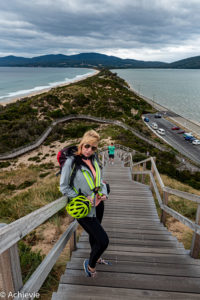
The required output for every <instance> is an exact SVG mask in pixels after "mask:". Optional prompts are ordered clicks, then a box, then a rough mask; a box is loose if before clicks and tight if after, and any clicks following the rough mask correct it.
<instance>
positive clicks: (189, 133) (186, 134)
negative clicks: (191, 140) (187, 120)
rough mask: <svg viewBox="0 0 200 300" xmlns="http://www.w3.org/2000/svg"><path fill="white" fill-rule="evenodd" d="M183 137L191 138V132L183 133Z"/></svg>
mask: <svg viewBox="0 0 200 300" xmlns="http://www.w3.org/2000/svg"><path fill="white" fill-rule="evenodd" d="M183 136H184V137H185V136H193V135H192V132H185V133H184V135H183Z"/></svg>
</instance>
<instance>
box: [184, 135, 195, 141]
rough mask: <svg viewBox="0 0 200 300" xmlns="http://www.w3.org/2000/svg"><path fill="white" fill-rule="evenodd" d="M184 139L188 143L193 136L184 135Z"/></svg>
mask: <svg viewBox="0 0 200 300" xmlns="http://www.w3.org/2000/svg"><path fill="white" fill-rule="evenodd" d="M184 138H185V140H186V141H189V140H190V139H191V138H193V136H190V135H186V136H184Z"/></svg>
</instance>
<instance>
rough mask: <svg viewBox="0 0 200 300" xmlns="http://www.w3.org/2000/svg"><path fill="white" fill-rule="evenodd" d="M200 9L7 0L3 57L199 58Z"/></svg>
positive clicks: (153, 2)
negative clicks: (97, 54) (88, 54)
mask: <svg viewBox="0 0 200 300" xmlns="http://www.w3.org/2000/svg"><path fill="white" fill-rule="evenodd" d="M199 9H200V2H199V1H196V0H191V1H185V0H174V1H170V0H159V1H158V0H140V1H138V0H124V1H121V0H115V1H114V0H99V1H93V0H42V1H41V0H40V1H39V0H29V1H27V0H9V1H6V0H2V1H1V3H0V16H1V18H0V42H1V45H2V46H1V55H7V54H14V55H25V56H29V57H30V56H35V55H42V54H48V53H63V54H74V53H80V52H91V51H93V52H100V53H106V54H110V55H117V56H120V57H123V58H135V59H142V60H162V61H173V60H177V59H181V58H185V57H187V56H188V55H191V56H195V55H198V54H199V53H198V47H199V34H200V28H199V14H198V12H199ZM2 42H3V44H2ZM20 45H21V47H20Z"/></svg>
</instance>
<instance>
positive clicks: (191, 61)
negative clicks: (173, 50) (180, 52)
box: [168, 56, 200, 69]
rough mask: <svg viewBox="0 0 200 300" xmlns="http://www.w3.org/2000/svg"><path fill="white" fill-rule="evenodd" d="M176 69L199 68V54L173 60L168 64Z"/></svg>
mask: <svg viewBox="0 0 200 300" xmlns="http://www.w3.org/2000/svg"><path fill="white" fill-rule="evenodd" d="M168 67H169V68H176V69H200V56H194V57H189V58H185V59H182V60H178V61H175V62H173V63H171V64H169V66H168Z"/></svg>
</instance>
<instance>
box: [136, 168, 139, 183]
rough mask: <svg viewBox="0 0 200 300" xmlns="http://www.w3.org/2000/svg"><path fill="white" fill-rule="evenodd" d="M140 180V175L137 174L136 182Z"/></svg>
mask: <svg viewBox="0 0 200 300" xmlns="http://www.w3.org/2000/svg"><path fill="white" fill-rule="evenodd" d="M137 169H138V171H140V165H138V166H137ZM139 180H140V175H139V174H137V175H136V181H138V182H139Z"/></svg>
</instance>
